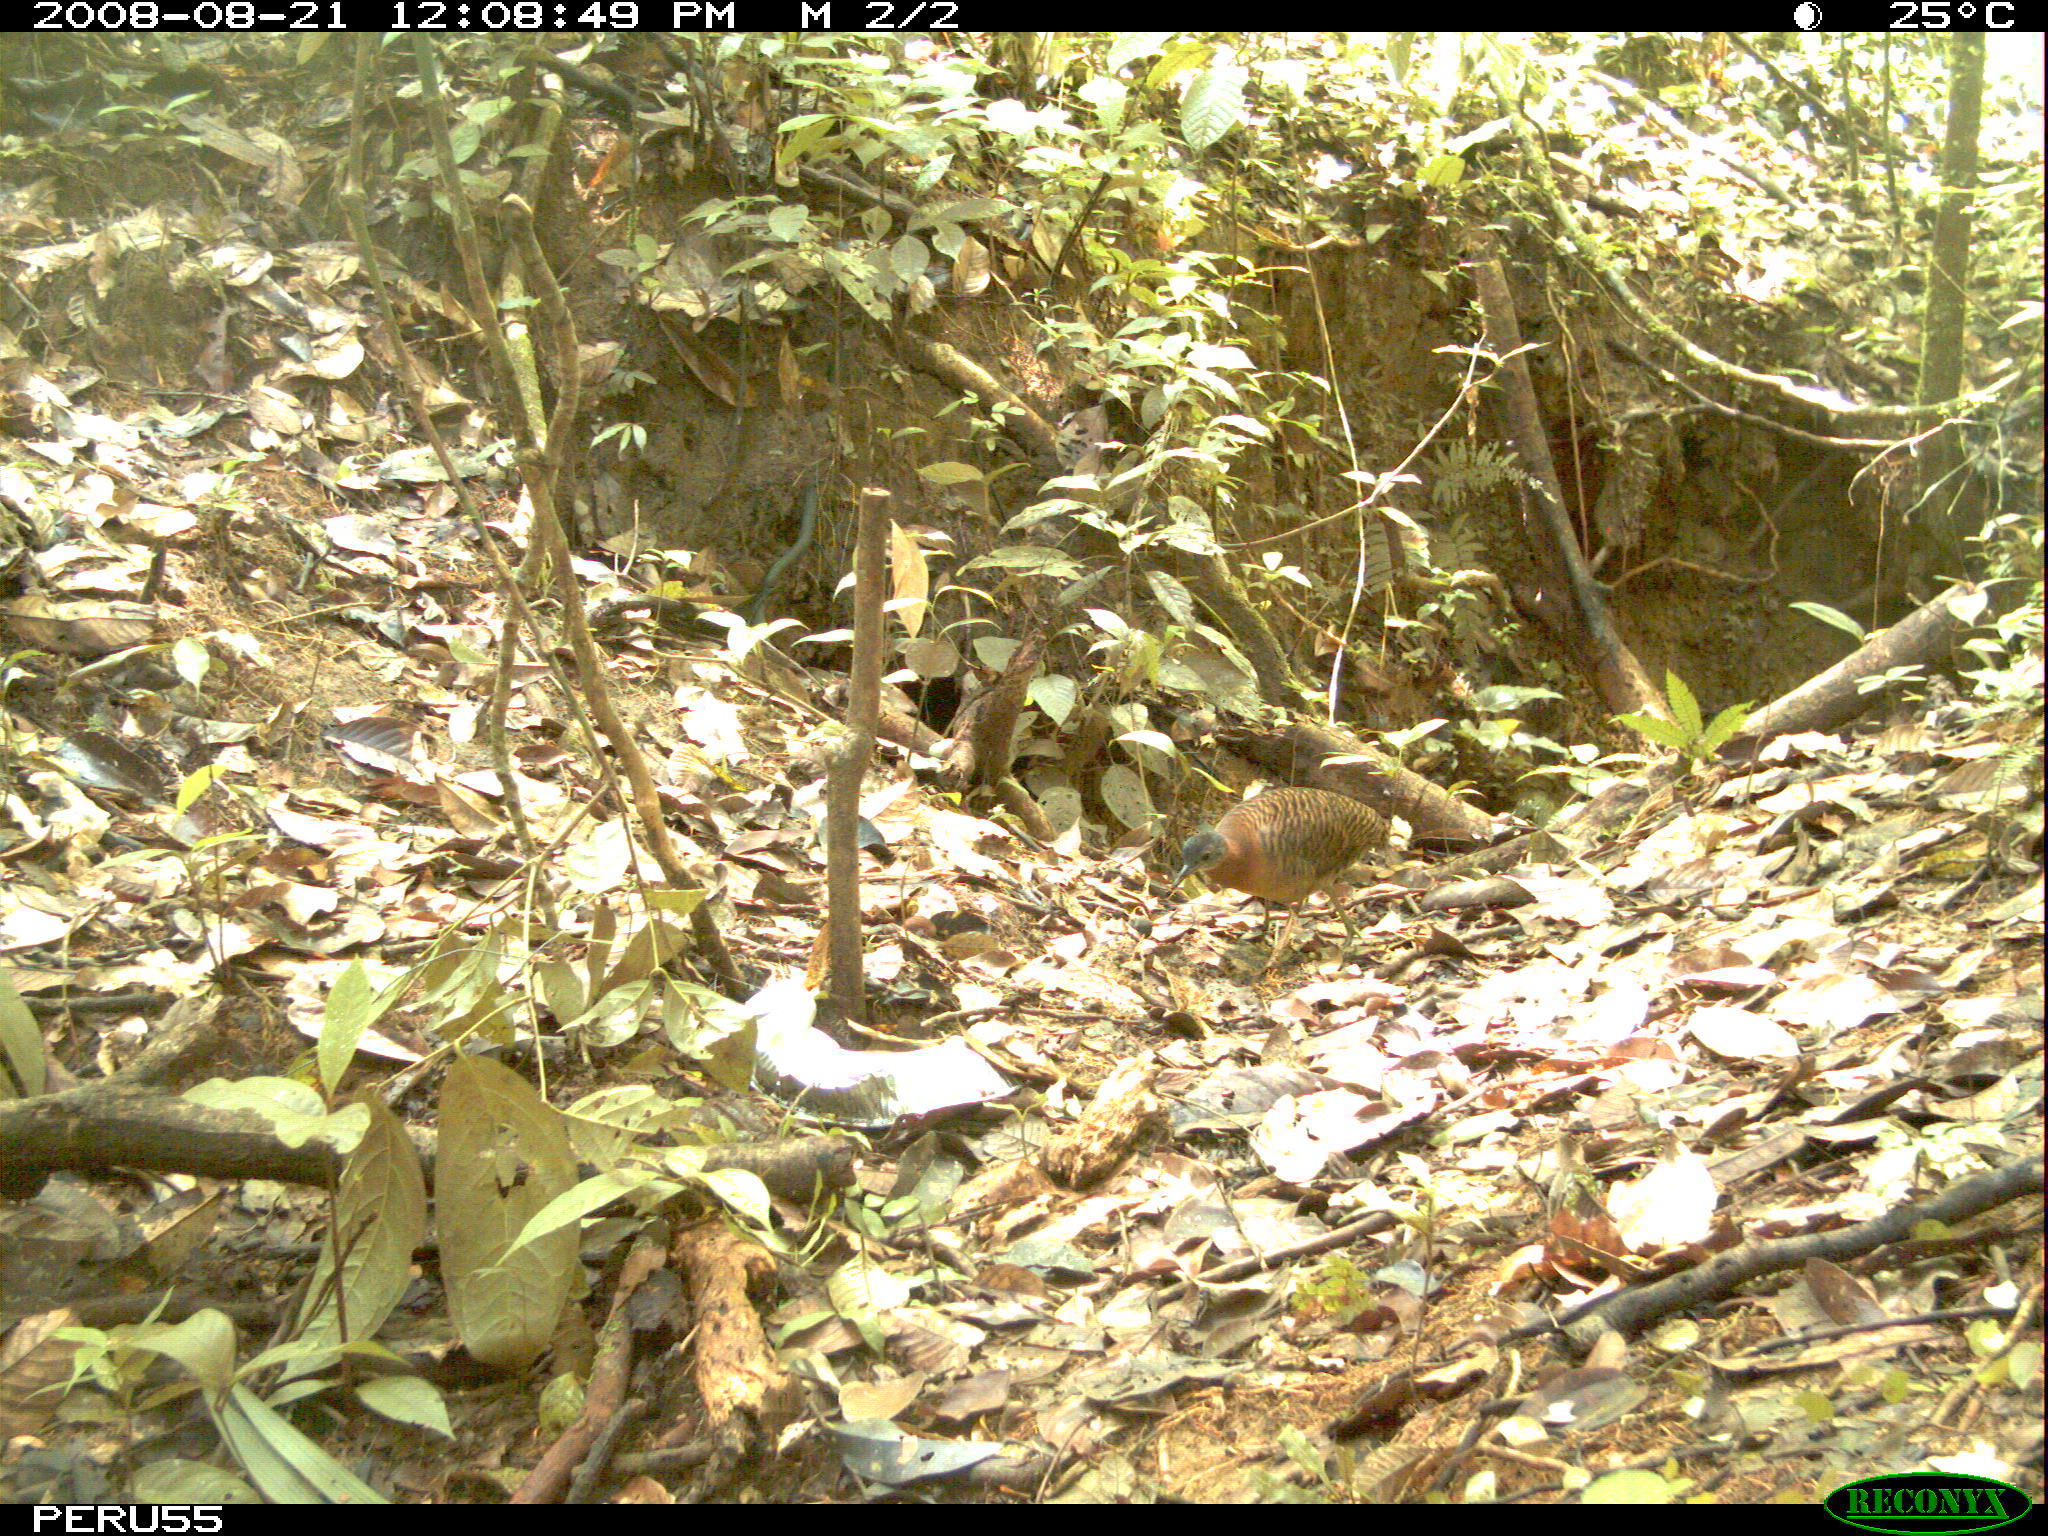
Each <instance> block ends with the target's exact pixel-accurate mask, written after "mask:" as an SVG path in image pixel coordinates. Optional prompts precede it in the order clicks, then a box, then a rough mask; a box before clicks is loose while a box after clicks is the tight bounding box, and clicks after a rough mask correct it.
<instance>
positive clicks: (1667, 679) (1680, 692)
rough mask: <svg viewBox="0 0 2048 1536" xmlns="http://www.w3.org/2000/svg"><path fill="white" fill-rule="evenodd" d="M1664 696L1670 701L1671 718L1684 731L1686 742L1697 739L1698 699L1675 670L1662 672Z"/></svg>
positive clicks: (1698, 724)
mask: <svg viewBox="0 0 2048 1536" xmlns="http://www.w3.org/2000/svg"><path fill="white" fill-rule="evenodd" d="M1664 697H1665V698H1666V699H1668V700H1669V701H1670V703H1671V718H1672V719H1673V720H1675V721H1676V722H1677V723H1678V726H1679V728H1680V729H1681V730H1683V731H1684V732H1685V740H1686V742H1692V741H1696V740H1698V738H1699V734H1700V701H1699V700H1698V699H1696V698H1694V697H1693V696H1692V690H1691V689H1690V688H1688V687H1686V686H1685V679H1684V678H1682V677H1680V676H1679V675H1678V674H1677V673H1676V672H1666V673H1665V674H1664Z"/></svg>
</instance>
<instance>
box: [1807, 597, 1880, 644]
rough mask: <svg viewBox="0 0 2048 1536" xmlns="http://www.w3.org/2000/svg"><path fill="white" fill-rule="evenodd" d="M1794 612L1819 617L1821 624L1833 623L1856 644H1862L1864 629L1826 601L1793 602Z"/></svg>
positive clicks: (1811, 617) (1814, 617)
mask: <svg viewBox="0 0 2048 1536" xmlns="http://www.w3.org/2000/svg"><path fill="white" fill-rule="evenodd" d="M1792 611H1793V612H1794V613H1803V614H1805V615H1806V616H1807V617H1808V618H1809V619H1819V620H1820V621H1821V623H1823V624H1830V625H1833V626H1834V627H1835V628H1836V629H1839V630H1840V631H1841V632H1842V633H1843V634H1845V635H1847V636H1848V637H1849V638H1850V639H1851V640H1854V641H1855V642H1856V643H1857V644H1859V645H1860V644H1862V643H1863V639H1864V629H1863V626H1862V625H1861V624H1858V623H1857V622H1856V621H1855V620H1854V619H1852V618H1850V617H1849V615H1847V614H1846V613H1844V612H1842V610H1841V609H1839V608H1830V607H1829V606H1828V605H1827V604H1826V603H1794V604H1793V605H1792Z"/></svg>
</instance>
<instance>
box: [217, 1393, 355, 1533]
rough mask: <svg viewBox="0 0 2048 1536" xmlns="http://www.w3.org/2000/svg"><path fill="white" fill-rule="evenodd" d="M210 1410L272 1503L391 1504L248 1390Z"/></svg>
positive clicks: (224, 1437)
mask: <svg viewBox="0 0 2048 1536" xmlns="http://www.w3.org/2000/svg"><path fill="white" fill-rule="evenodd" d="M207 1407H208V1410H209V1411H210V1412H211V1413H212V1414H213V1424H214V1428H215V1429H217V1430H219V1431H220V1437H221V1439H222V1440H223V1441H225V1442H226V1443H227V1447H228V1451H229V1453H230V1454H232V1455H233V1456H234V1458H235V1460H236V1461H237V1462H238V1463H239V1464H240V1465H241V1468H242V1470H243V1471H244V1472H246V1473H248V1474H249V1480H250V1481H251V1482H252V1483H254V1484H255V1485H256V1487H257V1490H258V1491H259V1492H260V1493H262V1495H263V1496H264V1497H265V1498H266V1499H268V1500H270V1502H271V1503H273V1504H387V1503H389V1502H390V1500H388V1499H386V1498H385V1497H384V1496H383V1495H382V1494H380V1493H378V1492H377V1490H376V1489H374V1488H372V1487H371V1486H370V1485H369V1484H368V1483H366V1482H364V1481H363V1480H362V1479H361V1478H359V1477H357V1476H356V1475H355V1474H354V1473H353V1472H351V1471H349V1470H348V1468H346V1467H344V1466H343V1465H342V1464H341V1463H340V1462H338V1461H336V1460H335V1459H334V1458H333V1457H332V1456H330V1455H328V1454H327V1452H325V1451H323V1450H322V1449H320V1447H319V1446H317V1445H315V1444H314V1443H313V1442H312V1441H311V1440H308V1439H307V1438H306V1437H305V1436H304V1435H303V1434H301V1433H299V1431H298V1430H296V1429H294V1428H293V1427H292V1425H291V1424H290V1423H289V1422H288V1421H287V1420H286V1419H285V1418H284V1417H283V1416H282V1415H281V1414H279V1413H278V1412H277V1410H276V1409H274V1408H272V1407H271V1406H270V1405H269V1404H268V1403H266V1402H264V1401H263V1399H262V1398H260V1397H258V1396H257V1395H256V1394H255V1393H254V1392H251V1391H250V1390H249V1389H248V1388H247V1387H243V1386H236V1387H233V1388H231V1389H230V1390H229V1392H228V1394H227V1397H226V1398H225V1399H224V1400H222V1401H219V1402H212V1401H209V1403H208V1404H207Z"/></svg>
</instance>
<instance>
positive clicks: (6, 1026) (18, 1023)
mask: <svg viewBox="0 0 2048 1536" xmlns="http://www.w3.org/2000/svg"><path fill="white" fill-rule="evenodd" d="M0 1056H4V1057H5V1059H6V1062H5V1064H6V1071H4V1072H0V1099H7V1098H13V1097H14V1095H15V1092H16V1090H19V1091H20V1094H21V1096H22V1097H23V1098H26V1099H32V1098H34V1097H35V1096H36V1095H37V1094H39V1093H41V1092H42V1091H43V1087H44V1084H45V1082H46V1081H47V1075H48V1059H47V1058H46V1057H45V1055H44V1052H43V1032H42V1029H41V1028H40V1027H39V1026H38V1025H37V1024H36V1016H35V1015H34V1014H33V1013H30V1012H29V1008H28V1004H27V1003H24V1002H23V1001H22V1000H21V994H20V993H19V992H17V991H15V990H14V981H13V978H11V977H10V976H9V975H8V974H7V973H6V972H5V971H0Z"/></svg>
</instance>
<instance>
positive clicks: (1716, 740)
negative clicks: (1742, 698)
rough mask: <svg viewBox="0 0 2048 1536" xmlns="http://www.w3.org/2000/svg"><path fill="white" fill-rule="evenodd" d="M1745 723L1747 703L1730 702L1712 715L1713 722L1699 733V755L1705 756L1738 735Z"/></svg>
mask: <svg viewBox="0 0 2048 1536" xmlns="http://www.w3.org/2000/svg"><path fill="white" fill-rule="evenodd" d="M1747 724H1749V706H1748V705H1747V704H1730V705H1729V706H1728V707H1727V708H1726V709H1724V710H1722V711H1721V713H1719V714H1718V715H1716V716H1714V719H1713V722H1712V723H1711V724H1710V725H1708V727H1707V728H1706V730H1705V731H1704V732H1703V733H1702V734H1701V736H1700V741H1699V751H1700V756H1702V757H1705V756H1706V755H1707V754H1708V753H1709V752H1714V751H1717V750H1719V749H1720V747H1721V746H1722V745H1723V744H1725V743H1726V742H1728V741H1730V740H1732V739H1733V738H1734V737H1735V736H1737V735H1739V734H1740V733H1741V730H1742V728H1743V727H1744V726H1745V725H1747Z"/></svg>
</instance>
